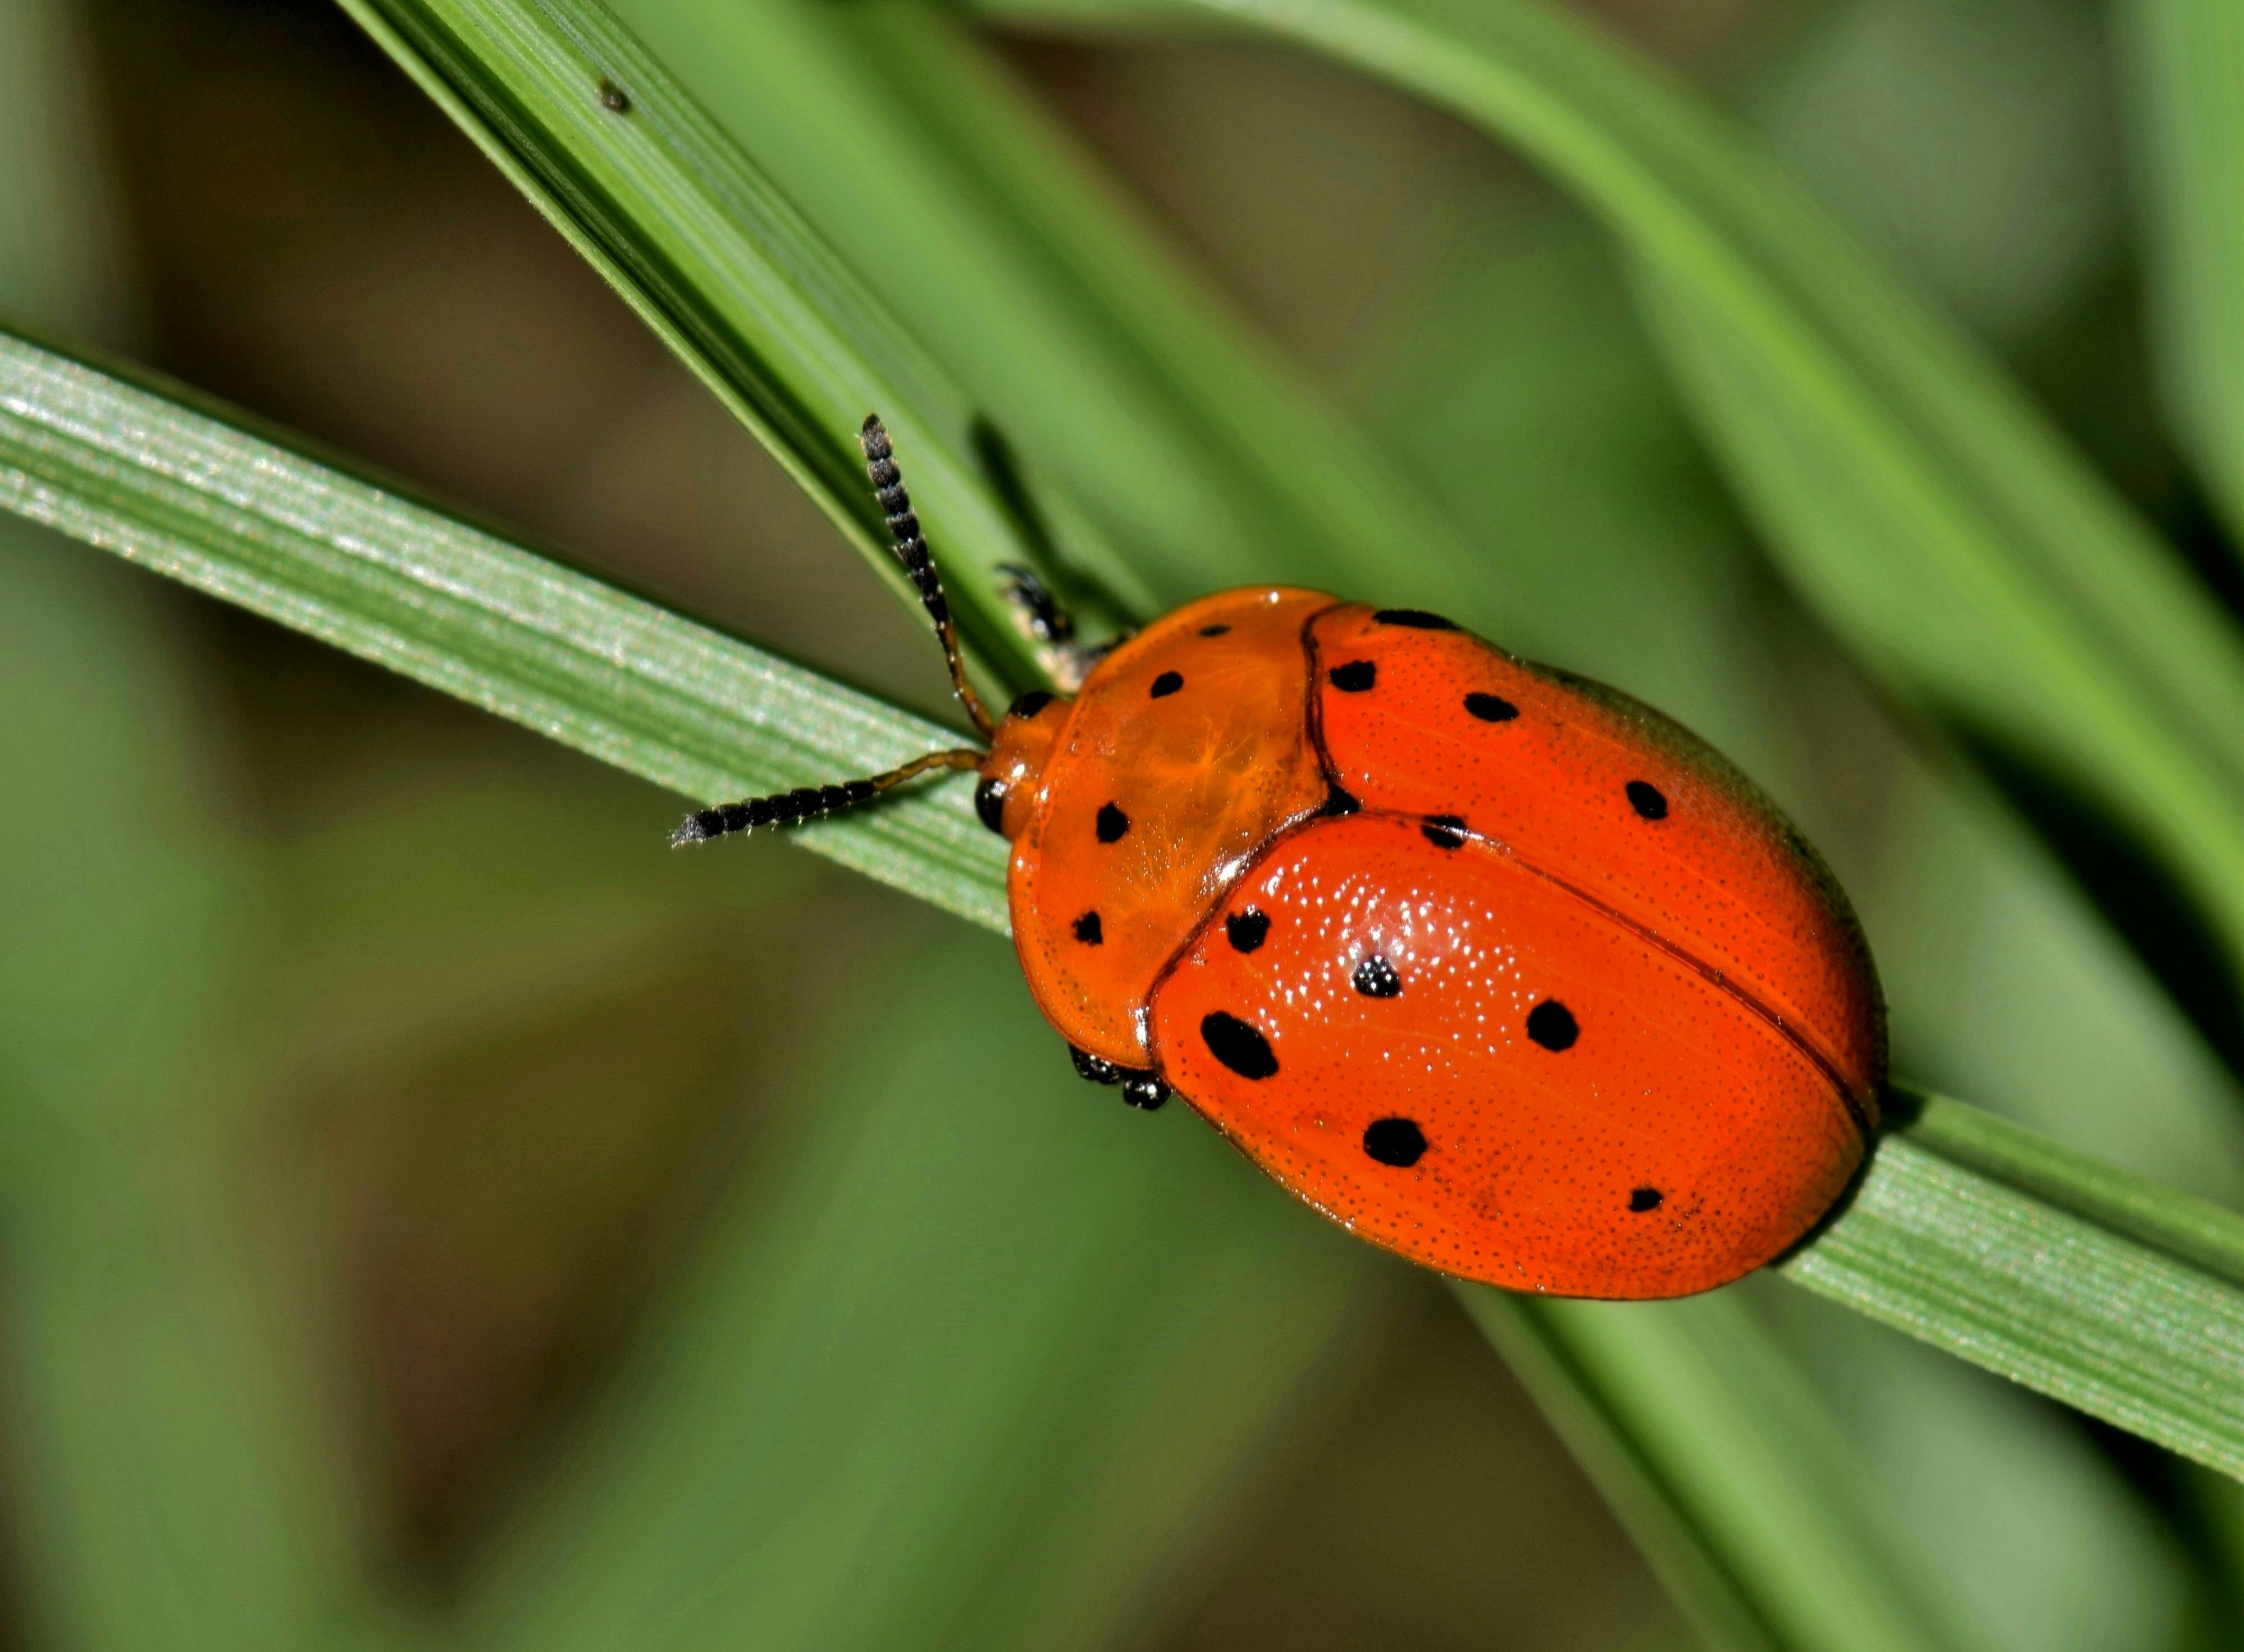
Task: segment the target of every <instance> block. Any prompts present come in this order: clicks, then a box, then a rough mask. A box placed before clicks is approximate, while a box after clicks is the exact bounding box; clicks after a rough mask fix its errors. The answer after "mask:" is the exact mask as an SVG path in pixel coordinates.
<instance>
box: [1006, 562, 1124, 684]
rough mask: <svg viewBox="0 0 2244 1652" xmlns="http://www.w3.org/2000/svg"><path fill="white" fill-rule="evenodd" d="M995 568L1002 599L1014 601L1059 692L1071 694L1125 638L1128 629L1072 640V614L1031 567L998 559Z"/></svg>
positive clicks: (1038, 656)
mask: <svg viewBox="0 0 2244 1652" xmlns="http://www.w3.org/2000/svg"><path fill="white" fill-rule="evenodd" d="M997 571H998V572H999V573H1000V574H1003V575H1004V577H1005V585H1004V595H1005V600H1006V601H1007V602H1009V603H1012V605H1013V610H1014V613H1015V616H1016V617H1017V618H1018V619H1019V621H1020V624H1021V629H1022V630H1024V631H1026V632H1027V633H1028V634H1029V638H1030V640H1031V642H1033V643H1035V644H1036V645H1037V659H1038V664H1040V665H1042V666H1043V667H1044V670H1045V671H1046V672H1048V673H1049V674H1050V675H1051V679H1052V681H1053V682H1054V683H1056V684H1058V686H1059V690H1060V692H1062V693H1063V694H1072V693H1074V692H1076V691H1078V689H1080V688H1081V687H1082V686H1083V679H1084V678H1086V677H1088V676H1090V675H1091V668H1092V666H1094V665H1096V664H1098V662H1099V661H1100V660H1103V659H1105V657H1107V655H1109V654H1110V653H1112V652H1113V651H1114V648H1115V645H1116V644H1119V643H1121V642H1123V641H1124V640H1125V639H1126V637H1127V636H1128V633H1127V632H1125V633H1124V634H1123V636H1121V637H1114V638H1112V640H1110V641H1108V642H1104V643H1100V644H1098V645H1097V646H1096V647H1088V646H1085V644H1082V643H1078V642H1077V641H1076V640H1075V617H1074V616H1073V615H1071V614H1070V613H1069V612H1068V611H1067V610H1065V608H1062V607H1061V606H1060V605H1059V598H1058V597H1055V596H1053V595H1052V591H1051V586H1049V585H1047V584H1045V583H1044V581H1043V580H1042V579H1040V578H1038V577H1037V572H1036V570H1034V569H1032V568H1024V567H1023V566H1022V565H1021V564H1020V563H998V564H997Z"/></svg>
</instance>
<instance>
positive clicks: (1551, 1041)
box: [1527, 998, 1582, 1050]
mask: <svg viewBox="0 0 2244 1652" xmlns="http://www.w3.org/2000/svg"><path fill="white" fill-rule="evenodd" d="M1527 1035H1528V1036H1529V1037H1530V1038H1531V1039H1533V1040H1534V1041H1535V1042H1537V1043H1538V1044H1540V1045H1542V1046H1543V1048H1544V1049H1551V1050H1558V1049H1572V1048H1573V1047H1574V1041H1575V1040H1576V1039H1578V1038H1579V1037H1580V1036H1581V1035H1582V1029H1581V1028H1580V1026H1579V1025H1578V1024H1577V1023H1576V1022H1575V1020H1574V1012H1573V1011H1572V1010H1571V1009H1569V1008H1566V1007H1565V1005H1564V1004H1562V1003H1560V1002H1559V1001H1558V1000H1557V999H1555V998H1546V999H1544V1001H1542V1002H1541V1003H1539V1004H1538V1005H1536V1006H1535V1008H1532V1009H1531V1010H1529V1011H1528V1012H1527Z"/></svg>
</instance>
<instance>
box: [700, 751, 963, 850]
mask: <svg viewBox="0 0 2244 1652" xmlns="http://www.w3.org/2000/svg"><path fill="white" fill-rule="evenodd" d="M982 763H983V753H982V752H977V751H974V750H972V749H971V748H970V747H966V746H961V747H959V748H958V749H957V750H956V751H950V752H929V753H928V754H927V755H926V756H925V757H916V758H914V759H912V760H911V761H910V762H909V763H907V764H905V765H903V767H902V768H900V769H890V770H889V772H887V773H885V774H875V775H869V776H868V777H867V778H866V779H862V780H837V781H835V783H834V784H833V785H832V786H799V787H797V788H796V789H795V790H794V791H792V792H774V793H773V794H772V795H771V796H769V797H767V798H749V799H746V800H744V801H742V802H740V803H725V804H720V805H719V806H717V807H715V808H713V809H703V810H701V811H700V813H695V814H689V815H687V816H686V819H685V821H684V823H683V824H682V825H680V826H679V828H678V830H677V831H675V832H673V833H671V834H670V846H671V847H672V848H673V849H682V848H684V847H685V846H686V845H687V844H689V843H706V842H707V841H708V840H709V839H712V838H721V837H725V836H727V835H728V834H730V833H734V832H754V830H755V829H756V828H757V827H759V826H801V824H802V823H803V822H804V821H805V820H815V819H818V818H819V816H821V815H824V814H832V813H834V812H835V810H837V809H850V808H855V806H857V805H858V804H860V803H864V802H868V801H869V800H870V799H874V798H876V797H878V796H880V794H881V793H882V792H886V791H888V790H889V788H890V787H891V786H902V784H903V783H904V782H905V781H907V780H909V779H916V778H917V777H919V776H920V775H923V774H925V773H926V772H928V771H929V769H978V768H980V767H981V766H982Z"/></svg>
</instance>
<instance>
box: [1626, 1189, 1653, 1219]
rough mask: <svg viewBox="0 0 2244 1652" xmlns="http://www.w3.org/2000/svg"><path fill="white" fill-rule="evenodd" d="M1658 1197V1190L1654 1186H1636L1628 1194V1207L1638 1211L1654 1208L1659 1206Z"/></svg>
mask: <svg viewBox="0 0 2244 1652" xmlns="http://www.w3.org/2000/svg"><path fill="white" fill-rule="evenodd" d="M1660 1197H1661V1196H1660V1192H1659V1189H1658V1188H1656V1187H1640V1188H1638V1189H1637V1190H1635V1191H1634V1192H1632V1193H1631V1194H1630V1195H1629V1196H1628V1208H1629V1209H1630V1210H1635V1211H1638V1212H1639V1213H1641V1212H1643V1211H1646V1210H1658V1209H1659V1200H1660Z"/></svg>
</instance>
